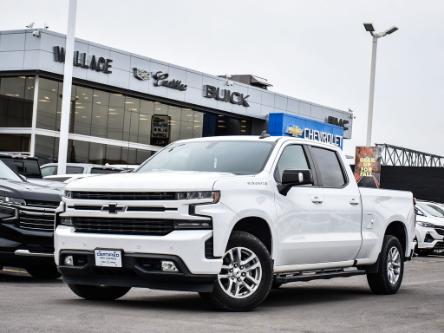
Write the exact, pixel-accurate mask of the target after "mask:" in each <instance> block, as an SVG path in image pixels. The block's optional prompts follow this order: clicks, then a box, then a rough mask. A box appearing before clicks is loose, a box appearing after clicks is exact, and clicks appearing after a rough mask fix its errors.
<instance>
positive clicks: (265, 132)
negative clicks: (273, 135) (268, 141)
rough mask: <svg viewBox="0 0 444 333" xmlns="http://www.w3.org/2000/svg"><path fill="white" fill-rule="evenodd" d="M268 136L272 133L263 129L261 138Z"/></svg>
mask: <svg viewBox="0 0 444 333" xmlns="http://www.w3.org/2000/svg"><path fill="white" fill-rule="evenodd" d="M268 137H270V134H268V133H267V131H266V130H263V131H262V133H261V135H260V136H259V139H265V138H268Z"/></svg>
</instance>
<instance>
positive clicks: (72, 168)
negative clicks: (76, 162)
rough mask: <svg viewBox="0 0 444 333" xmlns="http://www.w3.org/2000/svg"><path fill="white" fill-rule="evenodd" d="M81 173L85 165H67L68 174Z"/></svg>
mask: <svg viewBox="0 0 444 333" xmlns="http://www.w3.org/2000/svg"><path fill="white" fill-rule="evenodd" d="M79 173H83V167H78V166H67V167H66V174H67V175H70V174H79Z"/></svg>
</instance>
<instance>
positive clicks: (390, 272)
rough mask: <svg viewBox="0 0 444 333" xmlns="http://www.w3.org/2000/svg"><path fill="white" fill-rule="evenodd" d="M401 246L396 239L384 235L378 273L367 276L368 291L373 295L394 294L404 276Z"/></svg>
mask: <svg viewBox="0 0 444 333" xmlns="http://www.w3.org/2000/svg"><path fill="white" fill-rule="evenodd" d="M402 253H403V252H402V246H401V243H400V242H399V240H398V238H396V237H394V236H391V235H386V236H385V237H384V243H383V245H382V251H381V255H380V258H379V263H378V272H377V273H369V274H367V281H368V284H369V286H370V289H371V290H372V291H373V292H374V293H375V294H385V295H389V294H395V293H396V292H397V291H398V290H399V288H400V287H401V283H402V278H403V275H404V260H403V255H402Z"/></svg>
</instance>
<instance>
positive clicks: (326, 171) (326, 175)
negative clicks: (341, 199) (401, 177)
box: [310, 147, 346, 187]
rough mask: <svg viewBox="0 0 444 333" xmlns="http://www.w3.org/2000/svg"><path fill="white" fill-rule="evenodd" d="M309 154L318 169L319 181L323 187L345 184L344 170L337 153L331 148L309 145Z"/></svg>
mask: <svg viewBox="0 0 444 333" xmlns="http://www.w3.org/2000/svg"><path fill="white" fill-rule="evenodd" d="M310 150H311V155H312V156H313V159H314V161H315V163H316V166H317V167H318V169H319V173H320V175H319V177H320V183H321V185H322V186H323V187H342V186H344V185H345V184H346V179H345V176H344V170H343V169H342V166H341V163H340V162H339V159H338V155H337V154H336V152H335V151H333V150H328V149H324V148H318V147H311V149H310Z"/></svg>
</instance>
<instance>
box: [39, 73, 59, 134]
mask: <svg viewBox="0 0 444 333" xmlns="http://www.w3.org/2000/svg"><path fill="white" fill-rule="evenodd" d="M59 89H60V90H61V84H59V83H58V82H57V81H53V80H47V79H43V78H40V79H39V93H38V96H39V97H38V101H37V127H38V128H43V129H49V130H53V131H55V130H57V129H58V128H59V127H60V121H58V122H57V118H58V117H57V112H60V110H61V97H59ZM61 93H62V92H61V91H60V94H61ZM58 119H60V117H59V118H58Z"/></svg>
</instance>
